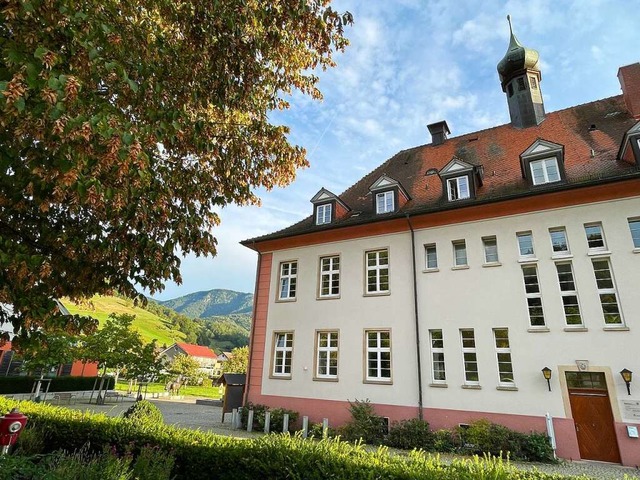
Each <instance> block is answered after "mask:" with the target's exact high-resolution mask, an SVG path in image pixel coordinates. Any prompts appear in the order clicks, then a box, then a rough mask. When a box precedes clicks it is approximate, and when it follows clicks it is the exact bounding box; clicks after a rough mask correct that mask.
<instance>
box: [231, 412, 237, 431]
mask: <svg viewBox="0 0 640 480" xmlns="http://www.w3.org/2000/svg"><path fill="white" fill-rule="evenodd" d="M237 424H238V409H237V408H234V409H233V410H231V428H237V427H236V425H237Z"/></svg>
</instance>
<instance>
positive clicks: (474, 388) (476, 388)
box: [460, 384, 482, 390]
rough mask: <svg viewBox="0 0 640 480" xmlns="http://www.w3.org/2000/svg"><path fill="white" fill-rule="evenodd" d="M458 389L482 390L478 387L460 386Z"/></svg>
mask: <svg viewBox="0 0 640 480" xmlns="http://www.w3.org/2000/svg"><path fill="white" fill-rule="evenodd" d="M460 388H464V389H465V390H482V387H481V386H480V385H467V384H464V385H460Z"/></svg>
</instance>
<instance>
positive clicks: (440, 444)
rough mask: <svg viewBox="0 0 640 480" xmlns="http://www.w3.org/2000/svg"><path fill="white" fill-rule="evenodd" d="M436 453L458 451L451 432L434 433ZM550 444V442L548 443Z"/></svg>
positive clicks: (443, 430)
mask: <svg viewBox="0 0 640 480" xmlns="http://www.w3.org/2000/svg"><path fill="white" fill-rule="evenodd" d="M432 435H433V450H434V451H435V452H442V453H452V452H455V451H456V441H455V439H454V438H453V433H452V432H451V430H446V429H441V430H436V431H435V432H433V433H432ZM547 443H548V442H547Z"/></svg>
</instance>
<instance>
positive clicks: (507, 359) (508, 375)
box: [493, 328, 514, 387]
mask: <svg viewBox="0 0 640 480" xmlns="http://www.w3.org/2000/svg"><path fill="white" fill-rule="evenodd" d="M493 337H494V339H495V342H496V357H497V359H498V383H499V384H500V385H502V386H509V387H513V386H514V380H513V363H512V362H511V346H510V345H509V330H508V329H506V328H495V329H494V330H493Z"/></svg>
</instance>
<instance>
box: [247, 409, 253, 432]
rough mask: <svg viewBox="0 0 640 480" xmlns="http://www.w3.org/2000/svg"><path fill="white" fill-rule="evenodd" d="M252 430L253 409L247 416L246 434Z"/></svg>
mask: <svg viewBox="0 0 640 480" xmlns="http://www.w3.org/2000/svg"><path fill="white" fill-rule="evenodd" d="M252 430H253V409H251V410H249V415H248V416H247V432H250V431H252Z"/></svg>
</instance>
